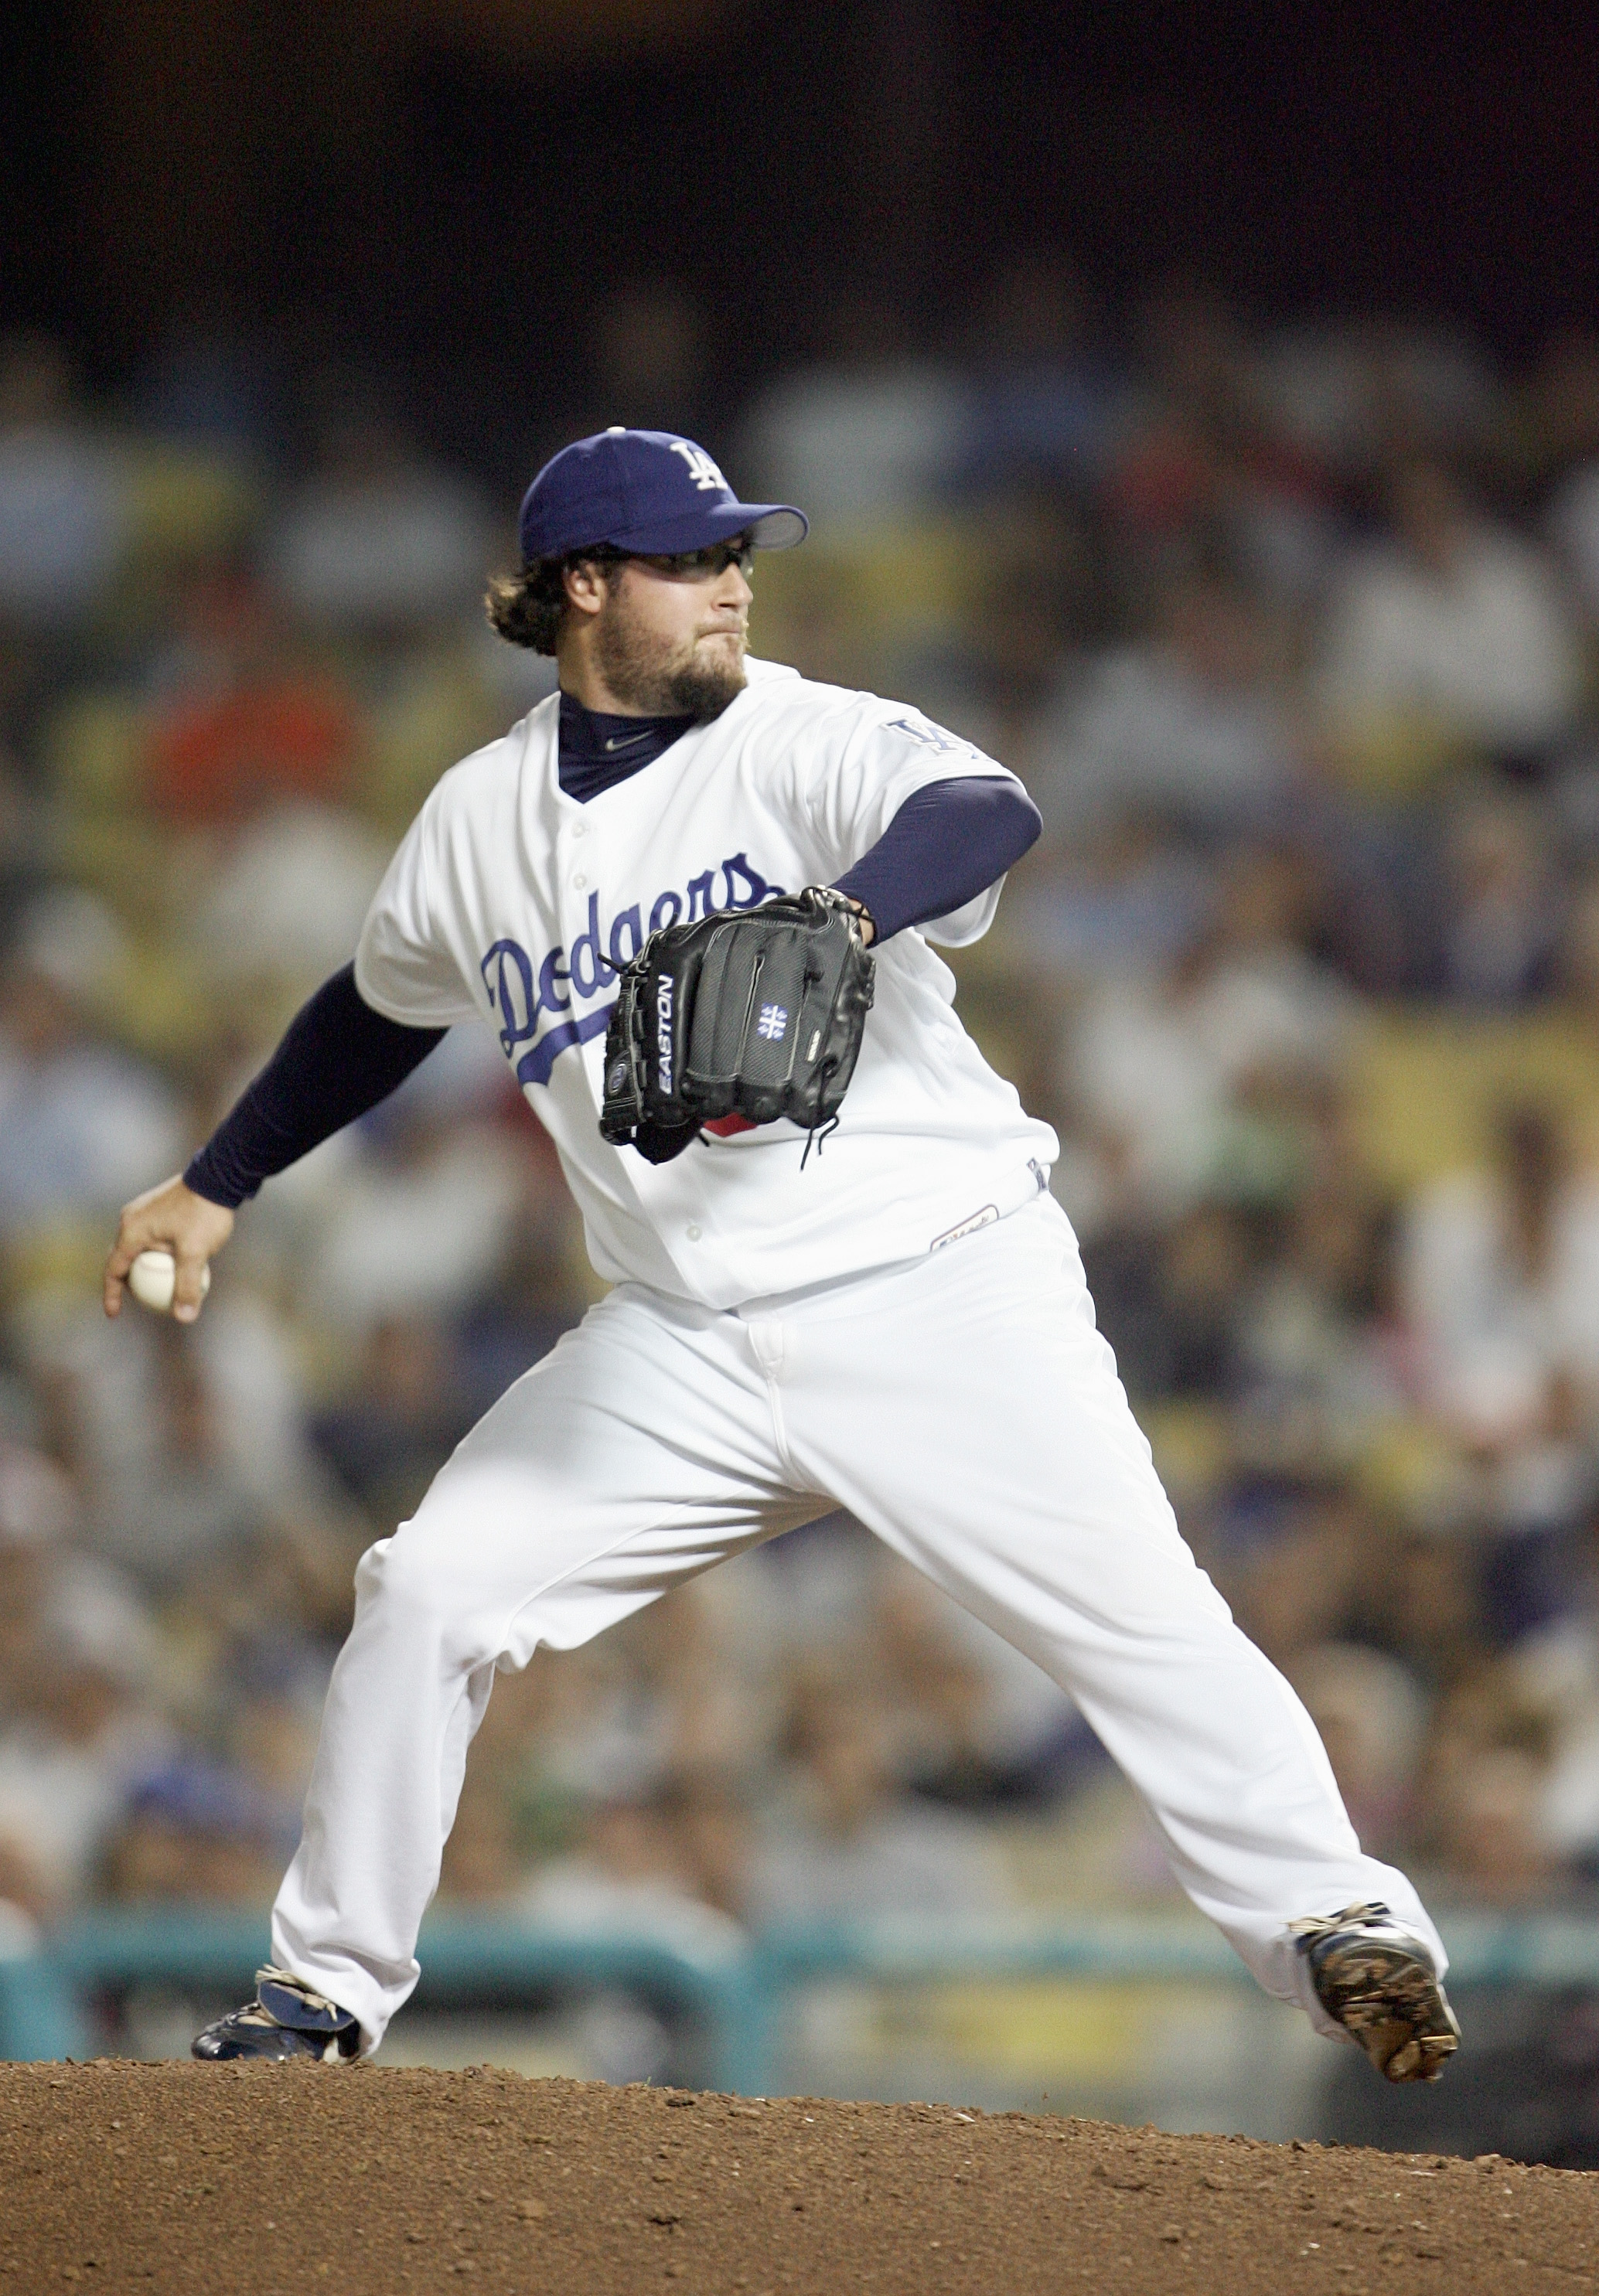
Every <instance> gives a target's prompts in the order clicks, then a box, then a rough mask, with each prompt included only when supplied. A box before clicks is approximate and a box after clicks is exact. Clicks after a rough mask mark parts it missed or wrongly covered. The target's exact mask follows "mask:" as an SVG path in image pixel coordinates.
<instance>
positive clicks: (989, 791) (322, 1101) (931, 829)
mask: <svg viewBox="0 0 1599 2296" xmlns="http://www.w3.org/2000/svg"><path fill="white" fill-rule="evenodd" d="M695 722H696V721H695V720H694V719H693V717H611V716H609V715H606V714H603V713H602V712H601V711H599V710H594V709H584V707H583V705H582V704H581V703H580V702H578V701H574V700H573V699H572V697H571V695H570V693H563V694H562V697H561V734H560V747H559V752H558V764H557V771H558V773H559V775H560V780H561V786H562V789H563V790H564V791H565V792H566V794H567V795H568V797H571V798H575V799H577V800H578V803H579V804H580V805H586V803H587V802H588V800H589V799H591V798H594V797H598V796H599V795H600V793H601V792H602V791H604V790H608V789H611V788H613V787H614V786H615V785H616V783H619V782H623V781H627V780H628V779H629V778H630V777H631V775H634V774H636V773H640V772H642V771H643V769H644V767H646V766H649V765H652V764H653V763H654V761H655V759H656V758H659V757H660V755H661V754H662V752H663V751H665V750H668V749H670V747H671V745H672V743H673V742H676V740H678V739H679V737H680V736H681V735H682V734H685V733H686V732H687V730H688V728H689V727H690V726H692V725H693V724H694V723H695ZM1040 826H1041V824H1040V823H1039V819H1038V815H1037V809H1036V808H1035V807H1034V806H1033V803H1032V801H1031V799H1029V797H1027V795H1026V794H1025V793H1024V792H1023V791H1021V789H1019V788H1018V786H1017V784H1016V783H1014V782H1009V781H1002V780H999V779H997V778H996V776H994V775H971V776H969V777H967V778H965V779H964V780H960V781H942V782H933V783H929V785H928V786H927V787H926V788H925V789H920V790H917V791H915V792H914V794H913V795H912V796H910V797H908V798H907V799H906V801H905V803H904V804H903V805H902V806H901V807H900V808H899V810H898V813H896V815H895V816H894V818H893V820H892V821H891V822H890V824H889V825H888V828H887V829H886V830H885V831H884V832H883V834H882V835H881V837H880V838H879V839H878V840H877V842H876V844H875V845H873V847H872V849H871V850H870V851H869V852H867V853H865V854H864V855H863V856H862V857H861V858H860V859H859V860H858V861H857V862H856V863H855V865H854V866H853V867H852V868H850V869H849V870H848V871H847V872H846V873H845V874H844V875H843V876H842V877H840V879H839V880H838V889H839V890H840V892H844V893H848V894H849V897H850V898H851V899H852V900H857V901H859V902H860V903H862V905H863V906H865V909H866V910H867V911H868V912H869V914H870V915H871V918H872V922H873V927H874V928H875V931H874V937H873V946H874V947H875V946H877V945H878V944H879V943H881V942H882V941H886V940H889V939H892V937H893V936H894V934H895V933H897V932H903V931H905V929H906V926H907V925H914V924H921V923H922V922H925V921H926V920H927V919H928V918H930V917H945V916H949V915H951V914H953V913H954V911H955V910H956V909H959V908H964V906H965V905H966V903H967V902H968V901H971V900H974V899H975V898H977V896H978V894H979V893H980V892H982V891H984V890H985V889H986V888H987V887H988V886H989V885H991V884H993V882H994V881H995V880H996V878H997V877H1002V876H1003V875H1004V874H1005V871H1006V870H1007V869H1009V868H1010V867H1011V866H1012V865H1013V863H1014V862H1016V861H1018V860H1020V859H1021V856H1022V854H1024V853H1025V852H1026V851H1027V849H1028V847H1029V845H1030V844H1031V843H1032V842H1033V840H1034V839H1035V838H1036V837H1037V834H1038V831H1039V828H1040ZM445 1034H446V1031H445V1030H444V1029H414V1028H410V1027H408V1026H406V1024H405V1023H403V1022H401V1021H390V1020H388V1019H386V1018H385V1016H384V1015H383V1014H382V1013H374V1012H373V1009H372V1007H371V1006H370V1005H368V1004H366V1003H365V1000H364V999H363V997H362V996H361V993H360V991H359V990H358V989H357V987H356V972H355V967H354V965H353V964H347V965H345V966H344V967H343V968H342V969H341V970H340V972H336V973H334V975H333V977H332V980H326V981H324V983H323V985H322V987H321V988H319V989H318V990H317V991H316V995H315V996H313V997H311V998H310V999H309V1001H308V1002H307V1004H305V1005H302V1006H301V1008H300V1010H299V1013H296V1014H295V1016H294V1019H293V1020H292V1021H291V1022H290V1024H289V1027H288V1029H287V1031H286V1033H285V1035H284V1037H283V1042H282V1043H281V1044H280V1045H279V1046H278V1048H277V1050H276V1051H275V1053H274V1054H273V1055H272V1058H271V1059H270V1061H268V1062H267V1063H266V1067H265V1068H264V1069H263V1070H261V1073H260V1075H259V1076H258V1077H257V1078H255V1080H254V1082H253V1083H251V1084H250V1085H248V1086H247V1087H245V1090H244V1092H243V1093H242V1095H241V1097H240V1098H239V1100H238V1101H237V1102H236V1103H235V1104H234V1107H233V1109H232V1110H231V1111H229V1113H228V1114H227V1115H226V1116H225V1117H224V1119H223V1120H222V1122H221V1123H220V1124H219V1125H218V1126H217V1129H216V1131H215V1132H213V1133H212V1135H211V1136H210V1138H209V1140H208V1141H207V1143H206V1144H205V1146H204V1147H203V1148H202V1149H201V1151H200V1152H199V1154H198V1155H196V1156H195V1157H194V1158H193V1160H192V1162H191V1163H190V1165H189V1168H188V1169H187V1171H186V1172H185V1173H184V1179H185V1181H186V1182H187V1183H188V1185H189V1186H190V1187H191V1188H193V1191H194V1193H195V1194H196V1195H200V1196H205V1197H207V1198H208V1199H209V1201H211V1202H212V1203H216V1204H226V1205H227V1206H229V1207H230V1209H231V1208H233V1207H234V1206H237V1205H239V1204H242V1203H243V1202H244V1201H245V1200H246V1199H247V1198H248V1197H250V1196H253V1195H254V1194H255V1193H256V1191H257V1189H258V1187H259V1186H260V1185H261V1183H262V1181H263V1180H266V1179H270V1178H271V1177H272V1175H273V1174H274V1173H275V1172H281V1171H283V1170H285V1169H286V1168H287V1167H288V1166H289V1165H291V1164H292V1163H295V1162H297V1161H298V1160H299V1158H300V1157H301V1156H304V1155H307V1154H308V1153H309V1152H310V1151H311V1150H312V1149H313V1148H315V1147H316V1146H317V1145H318V1144H319V1143H320V1142H322V1141H324V1140H326V1139H327V1138H329V1137H330V1136H331V1135H332V1134H333V1133H335V1132H339V1131H341V1130H342V1129H343V1128H344V1127H345V1125H347V1124H353V1123H354V1122H355V1120H356V1119H357V1117H359V1116H365V1114H366V1112H367V1111H368V1110H369V1109H373V1108H375V1107H376V1106H377V1104H378V1103H379V1102H380V1101H382V1100H387V1099H388V1097H389V1094H390V1093H391V1092H393V1091H395V1090H396V1088H397V1087H398V1086H400V1085H402V1084H404V1082H405V1080H406V1078H407V1077H408V1076H409V1075H410V1073H411V1071H412V1070H413V1069H414V1068H418V1067H420V1066H421V1064H422V1062H423V1061H425V1060H426V1058H427V1056H428V1054H430V1052H431V1051H432V1050H433V1047H434V1046H435V1045H437V1044H438V1043H439V1040H440V1039H441V1038H442V1037H444V1035H445Z"/></svg>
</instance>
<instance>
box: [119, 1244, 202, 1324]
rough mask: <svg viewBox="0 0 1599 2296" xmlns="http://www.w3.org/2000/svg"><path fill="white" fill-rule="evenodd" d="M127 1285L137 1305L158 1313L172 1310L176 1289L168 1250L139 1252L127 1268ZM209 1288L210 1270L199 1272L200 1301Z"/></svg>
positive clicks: (175, 1270)
mask: <svg viewBox="0 0 1599 2296" xmlns="http://www.w3.org/2000/svg"><path fill="white" fill-rule="evenodd" d="M127 1288H128V1290H129V1291H130V1292H132V1293H133V1295H134V1298H135V1300H137V1301H138V1303H139V1305H140V1307H141V1308H152V1309H153V1311H154V1312H155V1314H156V1315H158V1316H166V1315H169V1314H170V1313H171V1311H172V1295H173V1293H174V1292H175V1291H176V1289H177V1262H176V1259H174V1258H173V1257H172V1254H171V1253H170V1252H169V1251H142V1252H140V1254H139V1256H138V1258H137V1259H135V1261H134V1264H133V1266H132V1267H130V1268H129V1269H128V1271H127ZM210 1288H211V1271H210V1269H209V1267H202V1268H201V1271H200V1296H201V1299H202V1300H203V1299H204V1298H205V1295H206V1293H207V1292H209V1290H210Z"/></svg>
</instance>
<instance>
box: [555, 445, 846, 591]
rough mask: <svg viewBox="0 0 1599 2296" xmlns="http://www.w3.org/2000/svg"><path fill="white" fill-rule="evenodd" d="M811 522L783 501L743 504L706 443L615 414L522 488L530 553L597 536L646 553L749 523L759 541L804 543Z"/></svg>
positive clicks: (715, 538)
mask: <svg viewBox="0 0 1599 2296" xmlns="http://www.w3.org/2000/svg"><path fill="white" fill-rule="evenodd" d="M808 527H809V521H808V519H807V518H806V516H805V513H804V512H803V511H798V510H795V509H793V508H792V507H791V505H790V504H787V503H742V502H740V500H739V498H738V496H736V495H735V494H734V491H733V488H731V487H730V486H729V485H728V483H727V481H726V479H725V478H724V477H723V476H722V473H721V472H720V471H718V470H717V466H716V464H715V463H713V462H712V461H711V459H710V456H709V455H708V454H707V453H706V451H705V449H704V447H696V446H695V444H694V442H693V439H679V438H678V437H677V436H676V433H675V432H673V431H670V430H624V429H623V427H622V425H621V424H620V423H617V424H615V425H614V426H613V427H612V428H611V430H601V431H598V432H596V434H595V435H594V438H592V439H578V441H577V442H576V444H575V445H573V446H570V447H562V449H561V452H560V453H559V454H558V455H552V456H551V458H550V460H549V461H548V462H547V463H545V466H544V468H543V470H542V471H540V472H539V473H538V476H537V478H536V479H535V480H534V481H533V483H532V485H531V486H530V487H529V488H528V491H527V493H526V494H525V495H524V496H523V497H522V508H521V545H522V557H523V559H524V561H526V562H529V563H531V562H532V561H533V560H534V559H536V558H564V557H565V556H566V555H567V553H568V552H569V551H572V550H590V549H593V548H594V547H596V546H597V545H599V544H601V543H608V544H609V545H611V548H612V549H615V550H627V551H631V552H633V553H635V554H636V555H637V556H639V557H642V558H654V557H664V556H666V555H667V554H668V553H670V552H673V551H677V550H703V549H705V548H706V547H707V546H708V545H709V544H711V543H713V542H726V540H727V539H728V537H730V536H731V535H734V534H742V533H744V532H745V531H746V530H747V531H748V533H749V536H750V541H751V542H752V543H753V544H754V545H755V547H756V548H757V549H758V550H789V549H791V548H792V547H793V545H794V544H795V543H797V542H803V541H804V539H805V537H806V533H807V531H808Z"/></svg>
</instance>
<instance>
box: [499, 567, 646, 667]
mask: <svg viewBox="0 0 1599 2296" xmlns="http://www.w3.org/2000/svg"><path fill="white" fill-rule="evenodd" d="M626 556H627V553H626V551H622V550H612V549H611V548H610V547H609V546H608V545H604V544H601V545H597V546H596V547H595V548H594V549H592V550H571V551H569V552H568V553H567V554H566V556H565V557H564V558H535V559H531V560H529V562H528V563H527V564H526V565H525V566H524V567H523V568H522V570H521V573H520V574H496V575H495V576H494V578H492V580H491V581H490V582H489V585H488V589H487V591H486V592H485V593H484V596H483V610H484V611H485V612H486V613H487V615H488V620H489V626H490V627H491V628H493V629H495V630H496V631H497V632H498V634H499V635H500V636H501V637H503V638H504V639H505V640H506V641H507V643H508V644H511V645H519V646H529V647H531V649H532V651H533V652H535V653H553V652H554V651H555V641H556V639H557V637H558V636H559V635H560V633H561V617H562V614H563V613H564V612H565V611H566V577H567V571H568V570H569V568H570V567H573V566H585V565H587V566H619V565H620V564H621V562H622V561H623V560H624V559H625V558H626Z"/></svg>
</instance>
